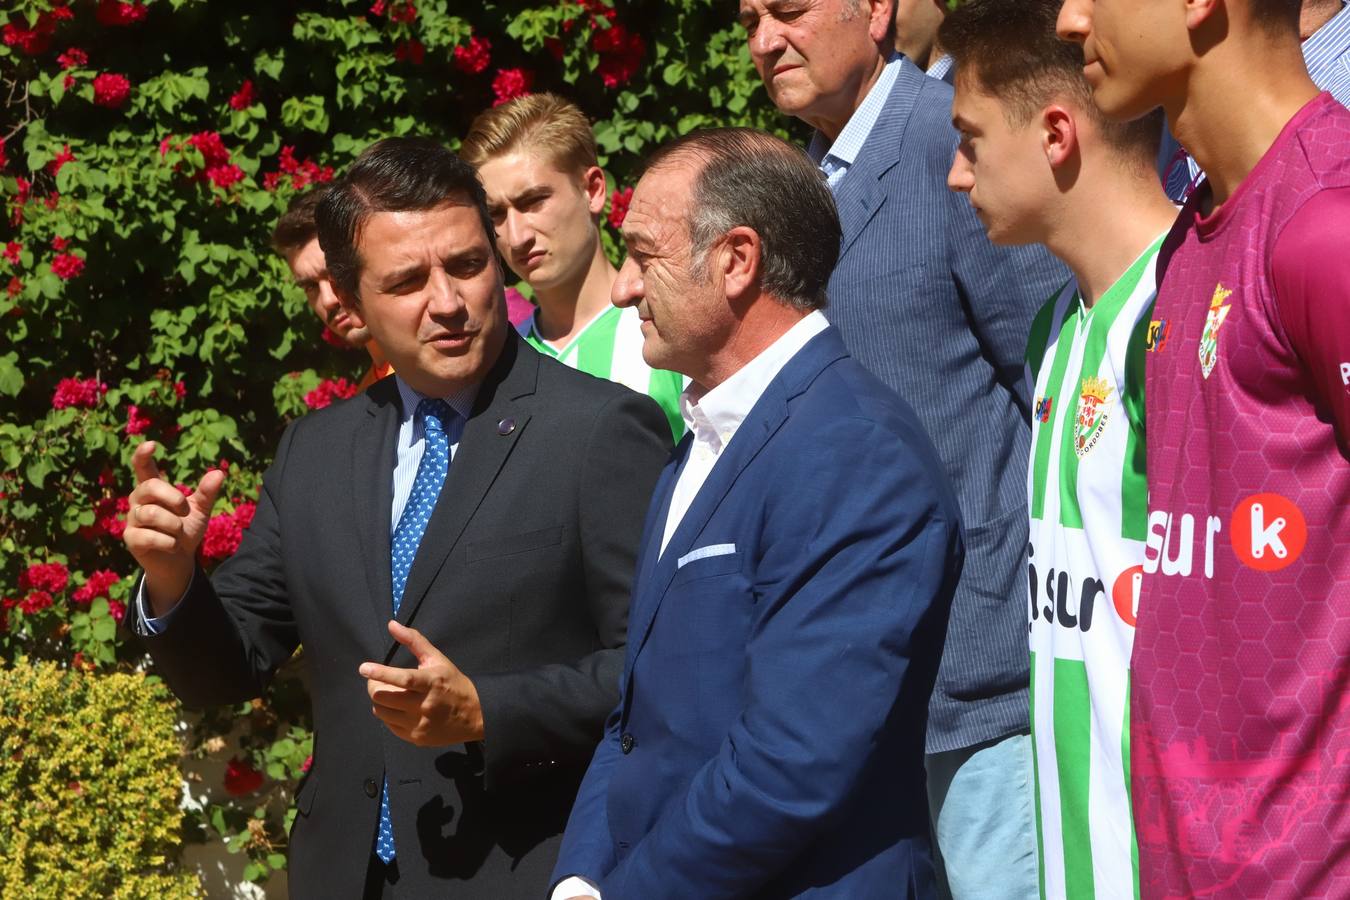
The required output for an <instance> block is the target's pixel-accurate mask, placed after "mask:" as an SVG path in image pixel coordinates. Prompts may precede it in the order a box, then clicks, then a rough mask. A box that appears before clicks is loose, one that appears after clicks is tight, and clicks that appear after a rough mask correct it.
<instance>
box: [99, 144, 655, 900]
mask: <svg viewBox="0 0 1350 900" xmlns="http://www.w3.org/2000/svg"><path fill="white" fill-rule="evenodd" d="M317 218H318V225H319V240H320V242H321V244H322V245H323V251H324V255H325V257H326V258H327V262H328V267H329V271H330V273H331V275H332V277H333V280H334V283H335V285H336V287H337V289H338V291H339V294H340V296H341V297H342V299H343V302H344V304H346V305H347V306H348V312H349V313H350V314H351V315H353V316H357V317H359V318H360V319H361V320H362V321H363V323H364V325H365V326H366V327H367V328H369V329H370V331H371V333H372V334H373V335H374V336H375V338H376V340H378V341H379V342H380V346H381V347H382V348H384V350H385V352H386V353H387V354H388V357H389V360H390V362H392V363H393V365H394V368H395V371H396V373H397V376H396V377H395V378H386V379H384V380H382V381H380V382H378V383H377V384H375V385H374V386H373V387H371V388H370V389H369V390H368V391H367V392H366V393H364V394H362V395H360V396H358V397H356V398H354V399H352V400H350V401H347V402H345V403H341V404H337V405H335V406H332V407H329V408H328V409H324V410H321V411H319V412H316V413H313V414H311V415H308V416H305V417H304V418H302V419H300V420H299V421H297V422H295V423H293V424H292V425H291V427H290V428H288V429H287V431H286V434H285V436H284V437H283V438H282V440H281V445H280V447H279V448H278V450H277V454H276V458H275V461H274V462H273V464H272V466H271V468H270V469H269V470H268V472H267V474H266V475H265V477H264V483H263V489H262V492H261V495H260V497H259V499H258V508H257V512H256V514H255V516H254V519H253V524H252V527H251V528H250V529H249V530H248V531H247V532H246V534H245V535H244V540H243V543H242V544H241V545H240V548H239V551H238V553H237V554H236V555H235V556H234V557H233V558H231V559H230V560H229V561H228V562H226V563H225V564H224V565H222V566H221V567H220V569H219V570H218V571H217V572H216V573H215V574H214V575H213V576H212V577H210V578H208V577H206V576H205V575H204V574H203V573H202V572H201V571H200V570H199V569H197V568H196V567H195V565H194V561H193V555H194V552H195V550H196V548H197V546H198V545H199V544H200V542H201V539H202V536H203V533H204V531H205V527H206V523H207V520H208V518H209V516H210V511H211V507H212V504H213V503H214V501H215V499H216V495H217V493H218V492H219V490H220V484H221V481H222V477H221V476H220V474H219V473H216V472H212V473H209V474H208V475H206V476H205V477H204V478H203V479H202V482H201V484H200V485H199V487H198V489H197V491H196V492H195V493H194V494H193V495H192V496H191V497H187V498H185V497H183V496H181V495H180V494H178V492H177V491H176V490H175V489H174V488H173V486H172V485H171V484H169V483H168V482H166V481H165V480H164V479H162V478H160V477H159V474H158V472H157V471H156V468H155V463H154V445H153V444H150V443H149V442H147V443H146V444H143V445H142V446H140V447H138V448H137V450H136V452H135V454H134V457H133V464H134V467H135V470H136V479H137V487H136V489H135V491H134V492H133V493H132V495H131V507H130V511H129V515H128V527H127V531H126V536H125V540H126V544H127V547H128V548H129V549H130V550H131V552H132V554H133V555H134V556H135V557H136V559H137V561H138V562H139V563H140V564H141V566H142V567H143V568H144V570H145V577H144V579H143V582H142V585H143V588H142V589H141V590H140V592H139V595H138V601H137V610H136V616H135V627H136V628H137V630H138V631H140V632H141V633H143V634H145V635H146V637H145V641H146V644H147V646H148V647H149V649H150V652H151V655H152V656H153V657H154V660H155V663H156V666H157V669H158V671H159V672H160V674H162V675H163V676H164V677H165V679H166V680H167V681H168V683H169V684H170V686H171V687H172V688H173V689H174V690H175V691H176V692H177V693H178V695H179V696H180V697H182V698H183V700H184V701H185V702H187V703H190V704H219V703H230V702H237V701H240V700H246V699H248V698H250V697H254V696H257V695H258V694H259V693H261V692H262V691H263V690H264V689H265V687H266V685H267V682H268V681H269V679H270V678H271V676H272V674H273V673H274V672H275V670H276V668H277V667H278V666H280V665H281V664H282V663H283V662H285V661H286V660H287V659H288V658H289V657H290V656H291V654H292V652H293V651H294V650H295V648H296V646H297V645H298V644H303V645H304V648H305V661H306V663H307V664H308V665H309V666H310V668H311V679H310V682H311V685H312V690H313V698H312V700H313V708H314V723H315V749H314V764H313V767H312V768H311V770H310V773H309V776H308V778H307V779H306V781H305V782H304V783H303V784H302V785H301V787H300V789H299V791H298V794H297V798H296V805H297V807H298V814H297V816H296V820H295V825H294V828H293V829H292V832H291V848H290V869H289V872H290V887H291V894H292V896H293V897H314V898H321V897H322V898H343V897H347V898H358V897H363V896H364V897H380V896H385V897H388V896H396V897H412V898H421V897H432V896H436V897H442V896H453V897H456V898H492V900H498V898H515V897H522V898H525V897H529V898H535V897H539V896H542V895H543V894H544V892H545V891H546V889H547V886H548V875H549V872H550V869H551V867H552V865H553V861H554V857H555V855H556V852H557V844H558V840H559V837H560V835H561V832H562V829H563V826H564V824H565V823H566V820H567V814H568V810H569V809H570V807H571V805H572V801H573V799H574V797H575V794H576V789H577V785H578V784H579V782H580V779H581V776H582V774H583V773H584V771H585V768H586V764H587V763H588V761H589V760H590V757H591V753H592V751H593V750H594V748H595V745H596V743H597V741H598V740H599V737H600V734H601V728H602V724H603V720H604V717H605V715H606V714H607V713H608V711H609V710H610V709H611V708H613V706H614V704H615V702H616V701H617V698H618V690H617V687H618V677H619V672H620V670H621V667H622V664H623V651H622V645H623V640H624V634H625V629H626V626H627V611H628V599H629V591H630V588H631V582H632V575H633V571H634V557H635V550H636V545H637V538H638V535H639V533H640V531H641V527H642V521H643V517H644V515H645V512H646V507H647V503H648V500H649V498H650V495H651V491H652V487H653V485H654V484H655V480H656V477H657V474H658V472H659V470H660V468H661V466H662V464H663V463H664V461H665V459H666V456H667V453H668V449H669V446H668V442H669V436H670V429H669V426H668V425H667V424H666V420H665V417H664V415H663V414H662V413H661V411H660V409H659V408H658V407H657V406H656V404H655V403H653V402H652V401H651V400H649V399H647V398H646V397H643V396H640V395H638V394H635V393H633V392H632V391H629V390H628V389H626V388H623V387H620V386H618V385H614V384H610V383H608V382H605V381H601V380H598V379H595V378H592V377H590V376H588V375H583V374H581V373H578V372H575V371H573V370H571V369H569V368H567V367H565V366H563V365H560V364H558V363H555V362H553V361H552V360H549V359H546V358H544V357H542V356H541V355H540V354H538V353H537V352H535V351H534V350H532V349H531V348H530V347H529V346H528V345H526V344H525V343H524V342H523V341H521V340H520V339H519V338H518V337H517V336H516V334H515V331H514V329H512V328H511V327H510V326H509V325H508V323H507V319H506V305H505V299H504V297H503V290H502V273H501V269H500V266H499V264H498V262H497V259H496V256H495V254H494V252H493V247H492V226H491V220H490V219H489V218H488V214H487V209H486V203H485V199H484V195H483V189H482V187H481V186H480V185H479V183H478V181H477V179H476V177H475V174H474V172H473V169H472V168H470V167H469V166H468V165H467V164H465V163H463V162H462V161H460V160H459V159H458V158H456V157H455V156H454V155H453V154H451V153H450V152H449V151H447V150H445V149H444V148H443V147H441V146H439V145H437V144H435V143H433V142H431V141H426V140H420V139H408V138H402V139H391V140H388V141H382V142H380V143H379V144H376V145H375V146H373V147H371V148H370V149H368V150H367V151H366V152H365V153H364V154H362V156H361V157H360V159H358V160H357V161H356V162H355V163H354V164H353V165H352V168H351V169H350V171H349V172H348V173H347V174H346V175H344V176H343V178H342V179H340V180H339V181H338V182H337V183H335V184H334V186H333V188H332V189H331V190H330V192H329V194H328V196H327V198H326V199H325V201H324V202H323V204H322V205H321V206H320V208H319V210H318V216H317ZM391 618H392V619H393V620H394V621H391ZM381 664H384V665H387V666H388V667H390V668H388V669H386V668H385V667H384V666H382V665H381ZM372 674H374V675H376V676H379V677H370V676H371V675H372Z"/></svg>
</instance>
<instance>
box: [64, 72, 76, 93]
mask: <svg viewBox="0 0 1350 900" xmlns="http://www.w3.org/2000/svg"><path fill="white" fill-rule="evenodd" d="M74 86H75V76H74V75H67V76H66V77H65V78H62V79H61V87H62V88H64V89H65V90H67V91H68V90H70V89H71V88H73V87H74Z"/></svg>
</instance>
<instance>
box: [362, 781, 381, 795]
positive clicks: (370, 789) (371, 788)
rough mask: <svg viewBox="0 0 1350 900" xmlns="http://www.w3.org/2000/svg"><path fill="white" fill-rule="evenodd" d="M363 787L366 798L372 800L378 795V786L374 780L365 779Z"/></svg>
mask: <svg viewBox="0 0 1350 900" xmlns="http://www.w3.org/2000/svg"><path fill="white" fill-rule="evenodd" d="M364 787H365V789H366V796H367V797H370V798H371V799H374V798H375V796H376V795H378V794H379V793H380V786H379V785H378V784H376V783H375V779H374V778H367V779H366V783H365V785H364Z"/></svg>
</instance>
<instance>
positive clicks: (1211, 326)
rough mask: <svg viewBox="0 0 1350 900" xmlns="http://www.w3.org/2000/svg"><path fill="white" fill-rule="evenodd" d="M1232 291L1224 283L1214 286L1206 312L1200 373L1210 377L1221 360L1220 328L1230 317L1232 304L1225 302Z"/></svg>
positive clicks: (1201, 339) (1201, 340) (1201, 346)
mask: <svg viewBox="0 0 1350 900" xmlns="http://www.w3.org/2000/svg"><path fill="white" fill-rule="evenodd" d="M1232 293H1233V292H1232V291H1230V290H1228V289H1227V288H1225V287H1224V286H1223V285H1222V284H1217V285H1215V286H1214V296H1213V297H1212V298H1211V299H1210V301H1209V311H1208V312H1207V313H1205V329H1204V331H1202V332H1200V374H1201V375H1203V376H1205V379H1206V380H1208V379H1209V373H1211V372H1213V371H1214V364H1215V363H1216V362H1218V361H1219V329H1220V328H1221V327H1223V320H1224V319H1226V318H1228V310H1229V308H1230V304H1227V303H1224V302H1223V301H1225V300H1227V299H1228V298H1229V297H1230V296H1231V295H1232Z"/></svg>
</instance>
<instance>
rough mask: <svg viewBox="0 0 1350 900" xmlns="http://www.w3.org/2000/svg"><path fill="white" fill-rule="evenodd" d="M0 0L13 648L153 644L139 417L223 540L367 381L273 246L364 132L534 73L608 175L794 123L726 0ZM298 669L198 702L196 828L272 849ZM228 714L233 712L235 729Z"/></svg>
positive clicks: (622, 188) (445, 109)
mask: <svg viewBox="0 0 1350 900" xmlns="http://www.w3.org/2000/svg"><path fill="white" fill-rule="evenodd" d="M6 6H7V8H8V11H7V12H6V11H0V82H2V83H0V91H2V92H3V94H4V96H5V98H6V99H5V115H4V117H3V119H0V139H3V140H2V142H0V197H2V198H3V209H0V247H3V250H2V251H0V322H3V328H0V408H3V410H4V415H3V416H0V469H2V470H3V472H2V473H0V663H2V664H12V662H13V660H15V659H16V658H17V657H18V656H19V655H20V654H23V655H25V657H27V658H32V659H47V660H52V661H56V662H57V663H59V664H61V665H63V666H68V667H72V668H77V669H84V670H88V671H91V672H111V671H115V670H118V669H124V670H125V669H132V668H136V667H138V666H140V665H141V664H142V660H143V657H142V654H141V651H140V649H139V647H138V646H137V645H136V644H135V642H134V641H132V640H130V639H127V638H126V637H125V636H124V635H123V634H122V632H121V631H119V629H118V628H117V623H118V622H119V621H120V620H121V619H122V618H123V616H124V615H125V611H126V604H127V602H128V592H129V590H130V587H131V585H132V582H133V575H134V572H133V567H132V565H131V561H130V559H129V557H128V556H127V554H126V552H125V551H124V549H123V548H122V546H121V543H120V537H121V534H122V531H123V529H124V528H125V513H126V509H127V505H126V500H125V497H126V495H127V493H128V492H129V491H130V488H131V483H130V470H129V466H128V460H129V457H130V453H131V450H132V448H133V447H134V445H135V444H136V443H138V442H139V441H141V440H143V439H145V438H152V439H154V440H156V441H158V442H160V444H161V445H162V447H163V449H162V450H161V453H160V460H161V463H162V465H163V467H164V469H165V471H166V472H167V473H168V475H169V477H171V478H173V479H175V480H176V481H178V482H180V483H182V484H184V485H185V486H184V488H183V489H184V490H187V489H188V488H187V487H186V485H191V484H195V483H196V481H197V479H199V478H200V477H201V475H202V474H203V473H204V472H205V471H206V470H207V469H208V468H209V467H219V468H221V469H223V470H225V472H226V475H227V478H226V482H225V489H224V494H223V497H224V500H223V502H222V503H221V504H220V506H219V507H218V508H217V510H216V515H215V517H214V518H213V519H212V520H211V523H210V527H209V531H208V534H207V537H206V540H205V542H204V544H203V546H202V551H201V555H202V560H203V562H204V563H206V564H207V565H208V566H209V565H212V564H214V563H217V562H219V561H220V560H222V559H225V558H226V557H228V556H229V555H230V554H231V553H233V552H234V551H235V549H236V548H237V547H238V545H239V539H240V534H241V532H242V530H243V529H244V528H246V527H247V526H248V523H249V521H250V520H251V518H252V515H253V501H254V498H255V497H256V496H257V490H258V486H259V482H260V477H261V473H262V471H263V470H264V468H265V467H266V465H267V463H268V461H269V457H270V454H271V450H272V448H273V446H274V445H275V443H276V441H277V439H278V437H279V436H280V433H281V431H282V429H283V428H284V427H285V425H286V424H287V422H288V421H290V420H291V419H292V418H294V417H296V416H298V415H302V414H304V413H305V412H306V411H307V410H308V409H311V408H317V407H321V406H324V405H327V404H328V403H331V402H334V401H335V400H338V399H341V398H343V397H347V396H350V395H351V393H352V392H353V391H354V387H353V385H354V382H355V381H356V380H357V378H358V377H359V375H360V373H361V371H362V369H363V367H364V364H365V359H364V354H362V353H360V352H355V353H351V352H345V351H343V350H341V349H338V348H336V347H335V346H333V344H332V342H331V341H327V342H326V341H325V340H324V338H325V337H331V336H328V335H325V334H324V333H323V330H322V329H321V327H320V326H319V324H318V322H317V321H316V320H315V319H314V318H313V317H312V315H311V314H310V313H309V311H308V309H307V308H306V307H305V304H304V297H303V294H302V293H301V292H300V290H299V289H297V288H295V287H294V286H292V285H291V284H290V283H289V277H288V273H287V271H286V268H285V266H284V264H283V263H282V262H281V260H279V259H277V258H275V257H274V255H273V254H271V253H270V252H269V251H268V249H267V239H268V235H269V232H270V229H271V226H272V224H273V223H274V221H275V219H276V217H277V216H278V215H279V214H280V212H281V211H282V210H283V209H284V208H285V206H286V204H287V202H288V201H289V200H290V198H291V197H292V196H294V195H295V193H296V192H297V191H301V190H304V189H305V188H307V187H309V186H310V185H312V184H315V183H319V182H325V181H328V180H329V179H331V178H332V177H333V173H334V171H335V170H336V169H340V168H341V167H342V166H343V165H345V164H346V163H347V162H348V161H350V160H351V159H352V158H353V157H354V156H355V155H356V154H357V153H358V152H360V150H361V149H362V148H363V147H365V146H366V145H367V144H369V143H370V142H371V141H373V140H375V139H377V138H379V137H383V136H387V135H391V134H423V135H430V136H434V137H438V138H441V139H444V140H446V141H448V142H450V143H451V144H452V145H453V144H455V143H456V142H457V138H458V136H459V135H461V134H463V133H464V131H465V130H466V127H467V125H468V123H469V121H470V120H471V119H472V117H473V116H474V115H475V114H477V113H478V112H479V111H480V110H481V109H483V108H485V107H487V106H489V105H492V104H496V103H500V102H503V101H505V100H507V99H509V98H511V97H513V96H516V95H518V94H521V93H523V92H526V91H530V90H542V89H549V90H556V91H559V92H561V93H563V94H565V95H567V96H569V97H572V98H574V99H575V100H576V101H577V102H578V103H579V104H580V105H581V106H582V107H583V108H584V109H585V110H586V111H587V112H588V113H589V114H590V115H591V116H592V117H593V118H594V120H595V123H596V124H595V128H596V137H597V140H598V143H599V146H600V150H601V155H602V159H601V162H602V165H604V166H605V168H606V170H607V172H608V173H609V174H610V178H611V182H612V186H613V197H612V205H611V209H610V210H609V211H608V214H607V226H606V229H605V237H606V245H607V247H608V248H609V249H610V251H611V252H615V248H616V244H615V233H614V231H613V228H614V227H616V226H617V225H618V223H619V222H620V221H622V217H623V214H624V212H625V211H626V208H627V202H628V197H629V196H630V194H631V184H632V179H633V173H634V171H635V168H636V166H637V164H638V162H639V160H640V158H641V156H642V154H644V153H645V152H646V151H648V150H650V149H651V148H652V147H653V146H655V145H656V144H658V143H660V142H662V141H664V140H666V139H668V138H670V137H672V136H674V135H676V134H679V133H683V132H685V131H688V130H690V129H692V128H696V127H699V126H704V125H712V124H750V125H758V126H761V127H769V128H773V129H778V130H780V132H781V131H782V130H783V129H784V128H785V127H786V123H785V122H784V121H783V120H782V119H781V118H780V117H778V116H777V114H776V113H775V112H774V111H773V110H772V109H771V108H770V107H769V106H768V104H767V101H766V99H765V97H764V94H763V90H762V88H760V86H759V84H758V81H757V79H756V78H755V75H754V72H753V69H752V68H751V66H750V62H749V57H748V54H747V53H746V50H745V45H744V35H743V33H741V32H740V31H739V29H738V28H737V27H735V26H734V24H733V20H734V17H735V9H736V6H735V3H734V2H733V0H635V2H632V3H625V2H622V0H620V2H619V4H618V6H617V7H614V6H611V5H608V4H607V3H605V2H603V0H537V2H500V3H495V4H493V3H489V4H481V5H479V4H467V5H466V4H458V3H452V2H451V0H374V2H372V0H327V2H324V0H299V2H294V3H275V2H268V3H264V2H257V0H238V2H235V3H230V4H220V3H216V4H212V5H210V6H209V7H208V4H207V2H206V0H150V2H142V0H11V2H10V3H8V4H6ZM298 672H299V667H298V666H296V667H295V671H292V670H291V669H290V668H288V670H287V671H284V672H283V673H281V675H280V676H279V678H278V679H277V682H276V684H275V685H274V687H273V690H272V691H271V693H270V694H269V696H268V697H265V698H260V699H259V700H258V701H255V702H254V703H250V704H246V705H244V706H242V707H239V708H236V709H228V710H216V711H213V712H211V713H209V714H207V715H206V716H204V717H203V718H202V719H201V720H200V721H199V722H198V721H197V720H196V719H194V720H193V721H194V722H195V723H196V727H195V729H194V731H193V735H192V739H191V743H190V746H189V747H188V748H187V750H186V753H187V754H188V755H190V756H191V755H202V754H206V753H208V752H219V751H220V750H221V749H222V748H225V750H226V752H233V753H234V759H233V760H232V762H231V765H230V767H229V769H228V771H227V776H226V779H225V782H224V783H223V784H221V785H220V786H219V788H218V790H217V791H216V801H215V802H213V803H212V804H210V805H208V807H207V808H206V809H205V811H203V812H202V813H201V814H199V815H196V820H195V821H194V822H192V823H190V825H191V827H190V828H189V832H190V833H196V834H198V835H201V836H204V838H205V839H208V840H225V841H227V842H228V844H229V846H230V847H231V849H234V850H238V851H243V852H246V853H248V855H249V858H250V865H249V868H248V871H247V874H248V877H250V878H251V879H254V880H264V879H265V878H266V877H267V875H268V874H269V873H270V871H271V870H272V869H274V868H277V867H280V866H282V865H284V848H285V842H286V840H285V830H286V829H285V825H286V813H285V811H286V807H287V805H288V802H289V799H290V791H291V788H292V786H293V784H294V781H295V779H296V778H298V777H299V776H300V774H301V773H302V772H303V771H304V769H305V767H306V766H307V758H308V754H309V746H310V738H309V733H308V730H307V728H308V723H307V704H306V701H305V697H304V691H303V687H302V685H301V683H300V680H299V675H298ZM226 735H239V737H238V738H237V739H236V738H230V742H231V744H230V746H228V747H227V746H226V738H225V736H226Z"/></svg>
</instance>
